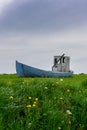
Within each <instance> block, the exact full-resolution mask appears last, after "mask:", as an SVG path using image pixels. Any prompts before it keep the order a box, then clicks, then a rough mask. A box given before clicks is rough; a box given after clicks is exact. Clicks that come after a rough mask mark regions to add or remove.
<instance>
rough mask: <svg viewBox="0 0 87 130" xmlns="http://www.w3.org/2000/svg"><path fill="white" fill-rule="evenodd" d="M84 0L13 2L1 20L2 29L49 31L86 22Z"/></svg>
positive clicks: (86, 13) (86, 10)
mask: <svg viewBox="0 0 87 130" xmlns="http://www.w3.org/2000/svg"><path fill="white" fill-rule="evenodd" d="M86 4H87V2H86V1H85V0H83V1H82V0H80V1H75V0H74V1H71V0H70V1H69V0H66V1H64V2H62V1H60V0H42V1H40V0H33V1H31V2H30V1H28V0H26V1H25V2H24V3H23V2H20V1H19V2H17V1H16V2H14V4H13V6H12V8H10V9H9V10H8V11H7V12H6V16H5V17H4V18H3V20H2V21H1V28H2V30H5V31H6V30H7V31H8V30H9V31H25V32H26V31H28V32H36V33H37V32H40V33H41V32H42V33H43V32H50V31H54V32H55V31H59V32H60V31H61V30H66V29H69V28H71V29H72V28H73V27H74V28H76V27H77V26H78V27H79V26H81V25H82V24H86V23H87V8H86Z"/></svg>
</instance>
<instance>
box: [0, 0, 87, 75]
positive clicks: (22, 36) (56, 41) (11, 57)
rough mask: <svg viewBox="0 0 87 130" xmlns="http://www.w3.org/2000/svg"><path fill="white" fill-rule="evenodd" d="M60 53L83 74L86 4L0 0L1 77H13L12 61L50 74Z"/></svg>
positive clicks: (86, 54) (86, 49)
mask: <svg viewBox="0 0 87 130" xmlns="http://www.w3.org/2000/svg"><path fill="white" fill-rule="evenodd" d="M63 53H65V54H66V56H70V68H71V70H73V71H74V73H87V69H86V68H87V0H0V73H1V74H2V73H16V68H15V61H16V60H18V61H20V62H22V63H24V64H27V65H30V66H33V67H37V68H40V69H44V70H51V68H52V65H53V56H55V55H62V54H63Z"/></svg>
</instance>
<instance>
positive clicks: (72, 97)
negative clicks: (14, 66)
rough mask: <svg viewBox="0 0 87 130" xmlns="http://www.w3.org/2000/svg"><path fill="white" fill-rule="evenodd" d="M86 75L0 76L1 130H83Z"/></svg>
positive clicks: (86, 112) (86, 126)
mask: <svg viewBox="0 0 87 130" xmlns="http://www.w3.org/2000/svg"><path fill="white" fill-rule="evenodd" d="M86 129H87V75H85V74H81V75H74V76H73V77H70V78H62V79H61V78H20V77H18V76H17V75H16V74H12V75H10V74H9V75H0V130H86Z"/></svg>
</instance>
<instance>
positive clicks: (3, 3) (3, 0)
mask: <svg viewBox="0 0 87 130" xmlns="http://www.w3.org/2000/svg"><path fill="white" fill-rule="evenodd" d="M13 1H14V0H0V15H2V13H3V11H4V10H5V8H7V6H9V5H10V4H11V3H12V2H13Z"/></svg>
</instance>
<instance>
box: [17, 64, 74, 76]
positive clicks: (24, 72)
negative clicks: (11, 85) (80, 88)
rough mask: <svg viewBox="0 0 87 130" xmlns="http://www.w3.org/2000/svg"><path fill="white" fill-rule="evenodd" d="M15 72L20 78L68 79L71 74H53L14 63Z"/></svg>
mask: <svg viewBox="0 0 87 130" xmlns="http://www.w3.org/2000/svg"><path fill="white" fill-rule="evenodd" d="M16 72H17V74H18V75H19V76H21V77H69V76H72V74H73V72H72V71H70V72H53V71H45V70H41V69H38V68H34V67H31V66H28V65H25V64H22V63H20V62H18V61H16Z"/></svg>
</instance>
